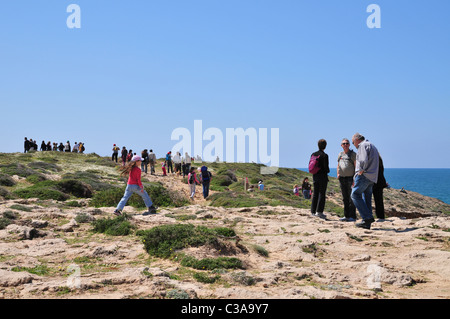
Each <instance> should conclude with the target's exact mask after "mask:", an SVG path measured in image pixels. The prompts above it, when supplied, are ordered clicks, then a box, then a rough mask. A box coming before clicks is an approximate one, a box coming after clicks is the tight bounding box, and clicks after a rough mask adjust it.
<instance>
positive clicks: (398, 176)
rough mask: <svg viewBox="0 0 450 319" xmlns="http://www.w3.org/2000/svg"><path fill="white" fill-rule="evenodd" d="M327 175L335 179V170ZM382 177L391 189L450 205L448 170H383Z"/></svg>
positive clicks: (449, 169)
mask: <svg viewBox="0 0 450 319" xmlns="http://www.w3.org/2000/svg"><path fill="white" fill-rule="evenodd" d="M299 169H300V170H302V171H306V172H307V171H308V169H307V168H299ZM328 175H329V176H332V177H337V174H336V168H330V173H329V174H328ZM384 177H385V178H386V182H387V183H388V184H389V186H391V187H392V188H395V189H401V188H402V187H403V188H404V189H405V190H407V191H408V190H410V191H413V192H417V193H419V194H422V195H425V196H428V197H434V198H437V199H440V200H441V201H443V202H445V203H447V204H450V168H385V169H384Z"/></svg>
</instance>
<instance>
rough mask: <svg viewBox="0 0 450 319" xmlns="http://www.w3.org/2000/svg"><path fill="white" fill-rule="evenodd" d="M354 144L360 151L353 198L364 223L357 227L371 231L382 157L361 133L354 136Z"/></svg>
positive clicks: (357, 159) (358, 224)
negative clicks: (375, 186) (374, 192)
mask: <svg viewBox="0 0 450 319" xmlns="http://www.w3.org/2000/svg"><path fill="white" fill-rule="evenodd" d="M352 143H353V145H355V147H356V148H357V149H358V153H357V154H356V167H355V178H354V186H353V190H352V195H351V197H352V200H353V203H354V204H355V206H356V208H357V209H358V211H359V214H360V215H361V218H362V222H361V223H357V224H356V226H357V227H361V228H365V229H370V226H371V224H372V223H373V222H374V221H375V220H374V219H373V215H372V188H373V184H374V183H376V182H377V180H378V168H379V158H380V156H379V154H378V150H377V148H376V147H375V145H373V144H372V143H371V142H369V141H368V140H366V139H365V137H364V136H362V135H361V134H359V133H356V134H355V135H353V137H352Z"/></svg>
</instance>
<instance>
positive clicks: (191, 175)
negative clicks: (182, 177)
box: [189, 173, 195, 184]
mask: <svg viewBox="0 0 450 319" xmlns="http://www.w3.org/2000/svg"><path fill="white" fill-rule="evenodd" d="M194 182H195V180H194V173H189V184H194Z"/></svg>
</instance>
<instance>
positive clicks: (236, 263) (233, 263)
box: [181, 256, 244, 270]
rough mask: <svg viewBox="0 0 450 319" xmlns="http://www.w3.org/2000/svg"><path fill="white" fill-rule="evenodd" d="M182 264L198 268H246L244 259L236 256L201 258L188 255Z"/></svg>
mask: <svg viewBox="0 0 450 319" xmlns="http://www.w3.org/2000/svg"><path fill="white" fill-rule="evenodd" d="M181 265H182V266H184V267H191V268H194V269H198V270H214V269H243V268H244V266H243V264H242V261H241V260H240V259H238V258H234V257H217V258H204V259H200V260H199V259H196V258H195V257H192V256H186V257H184V258H183V259H182V260H181Z"/></svg>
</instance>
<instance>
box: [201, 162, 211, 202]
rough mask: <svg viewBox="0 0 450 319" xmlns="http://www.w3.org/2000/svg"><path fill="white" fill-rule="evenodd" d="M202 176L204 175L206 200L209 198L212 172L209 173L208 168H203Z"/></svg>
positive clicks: (204, 195) (204, 196) (203, 183)
mask: <svg viewBox="0 0 450 319" xmlns="http://www.w3.org/2000/svg"><path fill="white" fill-rule="evenodd" d="M201 174H202V178H201V181H202V185H203V198H204V199H206V197H208V196H209V183H210V182H211V178H212V174H211V172H210V171H208V167H206V166H202V168H201Z"/></svg>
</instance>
